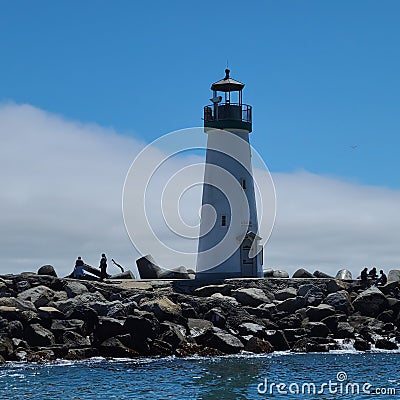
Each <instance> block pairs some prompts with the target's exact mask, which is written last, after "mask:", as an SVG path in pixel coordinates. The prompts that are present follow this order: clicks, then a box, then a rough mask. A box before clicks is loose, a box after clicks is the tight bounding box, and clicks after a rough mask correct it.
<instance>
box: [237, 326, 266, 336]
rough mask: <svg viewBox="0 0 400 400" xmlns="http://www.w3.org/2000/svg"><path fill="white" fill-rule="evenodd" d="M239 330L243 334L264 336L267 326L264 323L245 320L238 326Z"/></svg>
mask: <svg viewBox="0 0 400 400" xmlns="http://www.w3.org/2000/svg"><path fill="white" fill-rule="evenodd" d="M238 331H239V334H240V335H241V336H247V335H252V336H256V337H260V338H263V337H264V332H265V328H264V327H263V326H262V325H259V324H256V323H253V322H243V323H242V324H240V325H239V326H238Z"/></svg>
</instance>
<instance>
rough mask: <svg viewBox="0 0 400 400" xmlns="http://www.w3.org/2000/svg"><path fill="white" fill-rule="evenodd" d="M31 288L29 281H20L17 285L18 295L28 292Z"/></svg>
mask: <svg viewBox="0 0 400 400" xmlns="http://www.w3.org/2000/svg"><path fill="white" fill-rule="evenodd" d="M30 287H31V285H30V284H29V282H28V281H19V282H16V283H15V289H16V291H17V292H18V293H20V292H23V291H25V290H28V289H29V288H30Z"/></svg>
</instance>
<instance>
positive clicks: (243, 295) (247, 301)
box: [232, 288, 271, 307]
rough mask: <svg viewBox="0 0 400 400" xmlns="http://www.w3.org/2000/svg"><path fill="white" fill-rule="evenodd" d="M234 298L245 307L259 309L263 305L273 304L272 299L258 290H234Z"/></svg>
mask: <svg viewBox="0 0 400 400" xmlns="http://www.w3.org/2000/svg"><path fill="white" fill-rule="evenodd" d="M232 296H233V297H234V298H235V299H236V300H237V301H238V302H239V303H240V304H242V305H243V306H251V307H257V306H259V305H260V304H263V303H271V297H270V296H267V295H266V294H265V293H264V291H263V290H262V289H258V288H243V289H237V290H232Z"/></svg>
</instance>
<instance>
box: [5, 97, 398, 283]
mask: <svg viewBox="0 0 400 400" xmlns="http://www.w3.org/2000/svg"><path fill="white" fill-rule="evenodd" d="M0 134H1V140H2V146H1V147H0V184H1V193H0V209H1V214H0V244H1V253H0V274H4V273H17V272H21V271H27V270H36V269H37V268H38V267H39V266H40V265H43V264H47V263H49V264H52V265H54V266H55V267H56V269H57V271H58V272H59V274H60V275H64V274H67V273H69V272H70V271H71V270H72V267H73V264H74V261H75V258H76V257H77V256H78V255H81V256H82V257H83V258H84V260H85V261H86V262H88V263H89V264H92V265H95V266H97V265H98V264H97V263H98V261H99V258H100V254H101V253H102V252H103V251H104V252H106V253H107V254H108V256H109V258H111V257H113V258H115V259H116V260H118V261H119V262H120V263H121V264H122V265H124V266H126V267H129V268H131V269H133V270H135V259H136V258H137V257H138V254H137V252H136V250H135V249H134V247H133V246H132V244H131V242H130V240H129V238H128V236H127V234H126V232H125V227H124V223H123V217H122V211H121V200H122V188H123V184H124V179H125V175H126V173H127V171H128V168H129V166H130V164H131V162H132V161H133V159H134V157H135V155H136V154H137V153H138V152H139V150H140V149H141V148H142V147H143V146H144V143H141V142H139V141H137V140H135V139H133V138H131V137H128V136H123V135H120V134H117V133H116V132H114V131H113V130H112V129H106V128H102V127H99V126H96V125H90V124H81V123H78V122H72V121H68V120H66V119H64V118H62V117H60V116H56V115H53V114H50V113H47V112H45V111H42V110H40V109H37V108H34V107H32V106H29V105H15V104H5V105H2V106H0ZM193 159H195V161H198V157H197V156H196V157H195V158H193ZM176 162H177V163H178V164H177V165H178V166H183V165H187V164H190V158H186V159H181V160H178V161H176ZM177 165H175V166H173V167H171V168H169V170H172V171H174V170H177V169H179V168H177ZM168 178H169V176H168ZM157 179H161V181H162V176H160V175H159V176H157ZM274 181H275V184H276V191H277V219H276V225H275V229H274V232H273V234H272V237H271V240H270V242H269V243H268V244H267V247H266V250H265V260H266V264H267V266H271V267H274V268H278V267H282V268H285V269H287V270H288V271H290V272H293V271H294V270H295V269H296V268H297V267H307V268H308V269H310V270H314V269H320V270H324V271H326V272H330V273H336V271H337V270H338V269H339V268H340V267H342V266H349V267H350V269H351V270H352V271H353V273H354V274H356V273H358V270H359V269H360V268H361V267H362V266H363V265H364V264H365V265H373V264H376V265H379V266H385V267H389V266H396V265H398V252H397V249H398V243H399V242H400V229H399V228H400V212H399V211H400V192H399V191H394V190H389V189H385V188H379V187H366V186H362V185H358V184H355V183H349V182H342V181H340V180H338V179H333V178H327V177H321V176H317V175H313V174H311V173H307V172H299V173H294V174H274ZM199 193H200V192H199V190H198V189H197V190H194V191H193V192H191V193H190V194H189V195H187V196H186V197H187V202H186V203H185V204H186V205H184V208H185V207H188V205H187V204H190V207H192V208H193V213H192V214H191V213H187V212H186V211H187V210H185V209H184V210H183V211H184V212H183V214H185V215H186V216H185V218H186V220H190V223H191V224H193V223H195V222H196V221H195V219H196V218H191V215H192V216H193V215H194V214H195V215H196V216H198V209H199V205H200V198H198V199H197V200H196V199H195V198H194V197H195V196H194V195H195V194H199ZM197 197H199V196H197ZM153 200H154V199H153ZM133 208H135V207H134V205H133ZM135 210H136V208H135ZM137 212H141V210H140V209H137ZM168 234H170V233H169V231H168V230H166V229H164V228H163V229H160V235H162V237H163V238H166V239H165V240H168V241H169V242H170V243H172V242H174V241H178V240H180V239H179V238H178V237H174V236H172V237H169V238H168ZM189 247H190V246H189ZM192 247H193V246H192ZM149 248H150V249H151V243H150V244H149ZM178 248H179V246H178ZM153 256H154V258H155V259H156V260H159V261H160V264H163V263H164V262H165V261H164V258H163V256H164V255H163V254H154V253H153ZM168 262H172V263H173V262H176V265H180V264H182V262H181V260H168ZM169 266H172V265H171V264H170V265H169ZM188 266H189V267H193V266H192V265H188ZM110 271H111V272H115V273H117V272H118V271H119V270H118V269H116V268H114V269H111V270H110Z"/></svg>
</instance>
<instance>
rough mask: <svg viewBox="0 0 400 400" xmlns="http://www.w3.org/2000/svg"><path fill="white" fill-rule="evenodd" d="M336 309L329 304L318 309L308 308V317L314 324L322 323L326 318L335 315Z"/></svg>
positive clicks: (321, 305)
mask: <svg viewBox="0 0 400 400" xmlns="http://www.w3.org/2000/svg"><path fill="white" fill-rule="evenodd" d="M335 312H336V310H335V308H334V307H332V306H330V305H329V304H320V305H319V306H317V307H312V306H311V307H307V309H306V315H307V317H308V318H309V320H310V321H312V322H320V321H322V320H323V319H324V318H327V317H330V316H332V315H335Z"/></svg>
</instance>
